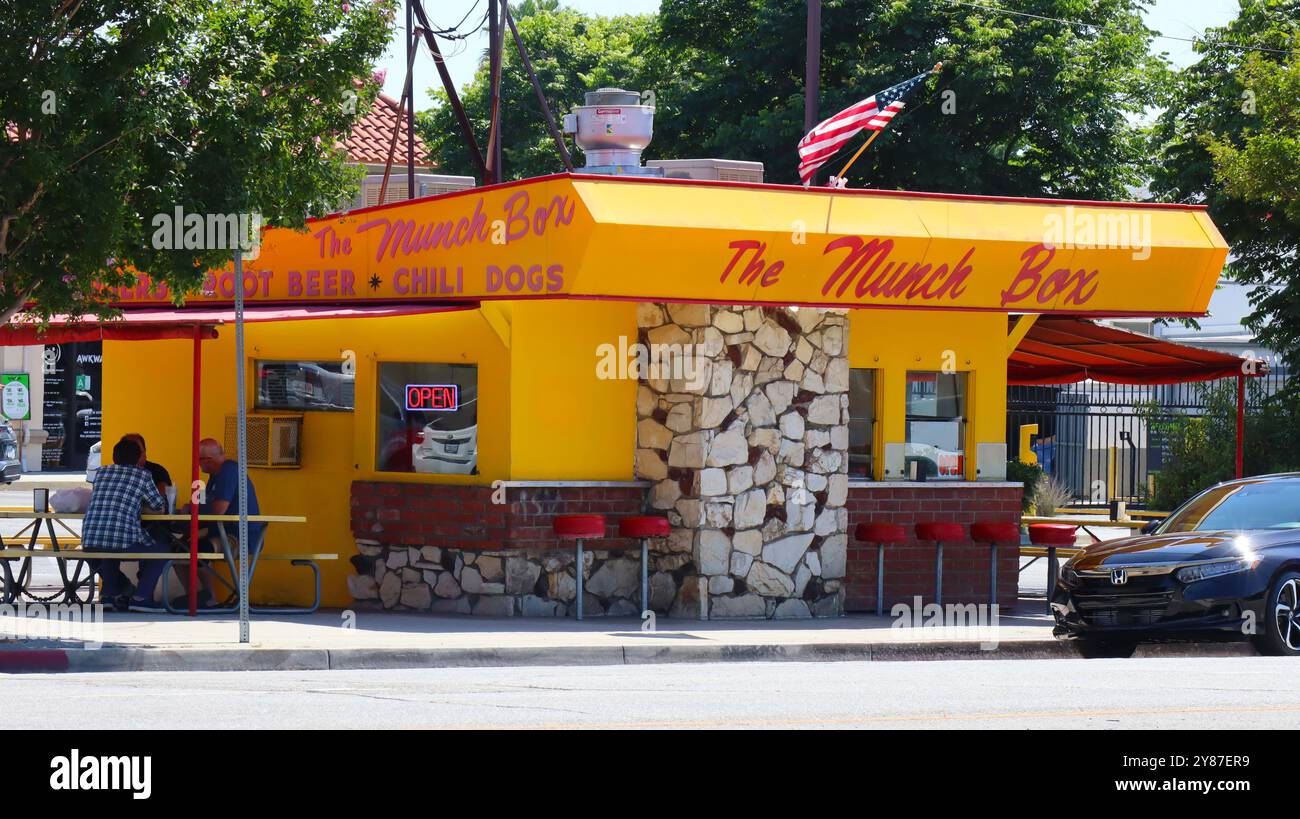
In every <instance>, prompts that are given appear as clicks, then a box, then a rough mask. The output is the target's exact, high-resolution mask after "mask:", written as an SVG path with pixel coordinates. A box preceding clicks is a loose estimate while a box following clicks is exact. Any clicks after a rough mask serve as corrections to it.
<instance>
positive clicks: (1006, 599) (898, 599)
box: [845, 481, 1023, 613]
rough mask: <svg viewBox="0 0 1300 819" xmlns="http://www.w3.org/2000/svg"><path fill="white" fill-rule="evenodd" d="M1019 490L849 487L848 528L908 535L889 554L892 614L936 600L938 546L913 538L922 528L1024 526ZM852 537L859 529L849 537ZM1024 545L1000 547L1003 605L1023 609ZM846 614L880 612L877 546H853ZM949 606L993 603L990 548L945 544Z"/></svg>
mask: <svg viewBox="0 0 1300 819" xmlns="http://www.w3.org/2000/svg"><path fill="white" fill-rule="evenodd" d="M1022 496H1023V490H1022V489H1021V486H1020V484H1018V483H1017V484H1006V483H1002V484H992V485H981V484H978V483H975V484H970V483H967V484H963V485H961V486H944V484H943V482H942V481H927V482H926V483H923V484H915V483H909V484H905V485H898V484H895V485H890V484H887V483H885V484H882V483H870V484H866V485H856V486H851V487H849V502H848V508H849V523H850V525H851V526H853V527H856V526H857V525H858V524H859V523H899V524H902V525H903V527H904V528H905V529H906V530H907V531H908V533H909V538H908V540H907V542H906V543H903V544H891V545H888V546H886V547H885V595H884V599H885V612H886V613H888V611H889V607H890V606H892V605H893V604H895V603H906V604H908V605H911V604H912V598H913V597H916V596H919V597H921V598H922V600H924V601H925V602H927V603H928V602H930V601H932V600H933V599H934V544H933V543H930V542H918V541H917V540H916V539H915V538H914V537H911V533H912V527H913V526H914V525H915V524H917V523H920V522H935V523H960V524H963V525H964V526H965V527H966V529H967V531H969V530H970V525H971V524H972V523H974V522H976V521H1007V522H1010V523H1015V524H1017V525H1019V523H1020V500H1021V497H1022ZM850 531H852V530H850ZM1019 568H1020V549H1019V546H1018V545H1016V546H1011V545H1007V544H998V603H1000V604H1001V605H1003V606H1010V605H1013V604H1014V603H1015V602H1016V598H1017V596H1018V591H1019V585H1020V576H1019V573H1018V572H1019ZM846 585H847V588H848V598H847V599H846V601H845V609H846V610H847V611H873V612H874V611H875V609H876V547H875V546H874V545H871V544H867V543H858V542H857V541H854V542H853V543H852V544H851V545H850V546H849V564H848V578H847V580H846ZM943 597H944V601H945V602H953V603H955V602H962V603H986V602H988V599H989V547H988V544H986V543H972V542H971V541H969V540H966V541H962V542H959V543H945V544H944V545H943Z"/></svg>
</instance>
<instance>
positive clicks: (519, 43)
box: [501, 5, 573, 173]
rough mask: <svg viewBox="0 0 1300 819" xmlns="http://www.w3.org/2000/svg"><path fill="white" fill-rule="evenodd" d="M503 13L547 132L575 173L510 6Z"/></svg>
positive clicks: (506, 6) (504, 7)
mask: <svg viewBox="0 0 1300 819" xmlns="http://www.w3.org/2000/svg"><path fill="white" fill-rule="evenodd" d="M501 13H502V14H504V15H505V18H506V25H508V26H510V34H511V35H512V36H513V37H514V40H515V49H516V50H518V52H519V62H520V63H521V64H522V65H523V67H524V71H527V72H528V81H529V82H531V83H532V84H533V93H535V94H537V104H538V105H540V106H541V107H542V116H543V117H545V118H546V130H547V131H549V132H550V134H551V139H553V140H554V141H555V147H556V148H557V149H558V150H559V152H560V161H561V162H563V163H564V170H566V171H567V172H569V173H573V160H572V159H570V158H569V149H568V148H566V147H564V137H562V136H560V129H559V128H556V127H555V117H553V116H551V106H550V103H548V102H547V101H546V93H545V92H544V91H543V90H542V83H541V81H539V80H538V79H537V73H536V72H535V71H533V61H532V60H530V59H528V51H527V49H525V48H524V40H523V38H522V37H520V36H519V29H517V28H515V18H514V16H513V15H511V14H510V6H509V5H502V7H501Z"/></svg>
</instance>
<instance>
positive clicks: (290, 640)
mask: <svg viewBox="0 0 1300 819" xmlns="http://www.w3.org/2000/svg"><path fill="white" fill-rule="evenodd" d="M1042 606H1043V602H1042V600H1028V601H1022V603H1021V605H1020V606H1018V607H1017V608H1016V609H1015V610H1014V611H1011V612H1009V613H1004V614H1001V616H1000V617H999V619H998V623H997V625H996V626H992V625H969V626H953V627H916V626H911V625H909V626H908V627H900V626H899V625H897V624H896V622H895V620H894V619H893V618H890V617H881V618H877V617H874V616H867V615H851V616H848V617H842V618H836V619H829V620H801V621H770V620H763V621H709V622H701V621H695V620H668V619H660V620H659V621H658V623H657V629H656V630H655V631H641V630H640V629H641V623H640V621H638V620H634V619H631V618H613V619H605V618H595V619H590V620H585V621H583V622H581V623H579V622H576V621H574V620H567V619H542V618H538V619H521V618H483V617H469V616H456V615H427V614H397V613H391V612H370V611H357V612H351V611H338V610H333V611H321V612H317V613H316V614H313V615H309V616H297V617H295V616H282V615H279V616H258V617H255V618H253V621H252V628H251V634H252V642H251V644H249V645H247V646H241V645H240V644H239V642H238V635H239V627H238V621H237V620H236V619H234V618H231V617H227V616H221V617H199V618H194V619H191V618H188V617H174V616H169V615H154V614H134V613H130V614H117V613H111V612H110V613H106V614H105V615H104V617H103V620H102V621H101V622H100V623H97V624H86V625H83V626H82V629H83V630H82V631H81V632H77V633H76V634H75V637H76V638H77V639H68V637H70V636H74V635H72V634H71V633H68V632H65V633H63V635H62V637H63V639H49V638H45V639H17V638H18V637H19V636H20V635H21V636H24V637H27V638H31V637H34V636H36V635H35V634H34V633H33V632H32V631H31V630H28V631H26V632H22V631H20V629H30V627H31V624H30V623H28V622H26V621H25V620H24V619H20V618H13V617H8V618H0V672H21V671H128V670H136V671H267V670H286V671H289V670H294V671H302V670H327V669H381V668H383V669H392V668H435V667H466V666H527V665H622V664H634V663H675V662H718V661H753V660H767V661H772V660H800V661H837V660H838V661H845V660H858V661H861V660H944V659H966V660H969V659H1045V658H1069V657H1073V656H1075V655H1074V653H1073V651H1072V649H1070V647H1069V646H1067V645H1064V644H1061V643H1059V642H1057V641H1056V640H1055V639H1053V637H1052V634H1051V621H1050V618H1048V617H1047V615H1046V614H1045V613H1043V610H1042ZM51 636H52V635H51ZM97 642H102V645H96V643H97ZM1253 653H1254V650H1253V648H1251V647H1250V646H1248V645H1187V646H1158V647H1156V646H1152V647H1143V648H1141V649H1139V654H1145V655H1147V656H1151V655H1170V654H1177V655H1180V656H1189V655H1210V654H1253Z"/></svg>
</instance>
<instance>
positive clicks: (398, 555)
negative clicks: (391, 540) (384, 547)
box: [385, 549, 407, 569]
mask: <svg viewBox="0 0 1300 819" xmlns="http://www.w3.org/2000/svg"><path fill="white" fill-rule="evenodd" d="M385 563H386V564H387V565H388V568H390V569H400V568H402V567H403V566H405V565H406V563H407V553H406V550H405V549H391V550H390V551H389V552H388V560H386V561H385Z"/></svg>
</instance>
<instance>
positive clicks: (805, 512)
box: [785, 493, 816, 532]
mask: <svg viewBox="0 0 1300 819" xmlns="http://www.w3.org/2000/svg"><path fill="white" fill-rule="evenodd" d="M805 494H806V493H805ZM815 511H816V506H815V505H814V504H812V503H799V502H798V501H795V500H791V499H789V498H787V499H786V501H785V528H786V529H787V530H788V531H791V532H806V531H808V530H810V529H812V527H813V513H814V512H815Z"/></svg>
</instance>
